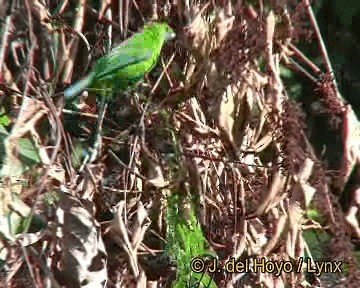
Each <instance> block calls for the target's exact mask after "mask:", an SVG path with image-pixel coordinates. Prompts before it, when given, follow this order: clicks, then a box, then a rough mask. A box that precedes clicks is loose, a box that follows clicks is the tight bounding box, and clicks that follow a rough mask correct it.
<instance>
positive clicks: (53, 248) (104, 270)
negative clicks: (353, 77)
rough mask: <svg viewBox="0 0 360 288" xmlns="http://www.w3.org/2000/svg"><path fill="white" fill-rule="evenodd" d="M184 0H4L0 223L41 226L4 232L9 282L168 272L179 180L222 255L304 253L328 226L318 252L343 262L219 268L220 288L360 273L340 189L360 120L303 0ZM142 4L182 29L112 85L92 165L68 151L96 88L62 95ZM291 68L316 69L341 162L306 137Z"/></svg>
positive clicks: (354, 279) (321, 282)
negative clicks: (315, 49)
mask: <svg viewBox="0 0 360 288" xmlns="http://www.w3.org/2000/svg"><path fill="white" fill-rule="evenodd" d="M54 2H57V1H54ZM193 2H198V4H191V5H189V6H187V5H185V4H184V3H187V1H156V0H154V1H111V0H109V1H100V3H101V5H100V7H92V6H91V5H90V1H89V2H88V1H84V0H80V1H63V2H57V4H56V5H55V3H52V1H49V3H50V4H49V5H46V4H45V3H46V2H42V1H36V0H32V1H31V0H25V1H21V3H20V2H18V1H9V2H8V3H7V2H5V3H4V2H3V1H0V5H2V7H6V9H4V11H6V13H5V14H4V15H1V16H2V17H3V18H2V19H4V21H2V22H1V26H2V28H3V33H2V35H1V36H2V42H1V50H0V69H1V70H0V97H1V98H0V101H1V105H2V107H3V108H2V109H3V111H4V113H5V114H6V115H9V117H10V123H9V124H8V125H7V129H8V132H9V133H8V135H7V136H6V137H3V138H2V139H4V140H3V141H4V145H3V146H4V149H3V150H4V152H3V155H2V156H3V159H4V160H3V164H2V165H3V167H2V177H3V180H2V186H1V190H0V193H1V194H0V196H1V204H2V205H1V206H2V209H1V211H0V212H1V213H0V214H1V215H2V217H3V218H2V219H1V221H3V219H7V217H8V215H9V213H10V212H11V211H16V212H12V213H14V214H19V215H20V216H21V215H22V216H24V217H25V218H26V217H27V216H26V215H28V214H27V213H32V214H31V215H37V216H38V217H39V219H40V220H41V221H43V222H44V223H47V226H46V228H42V229H41V230H40V231H37V232H34V231H31V229H30V230H28V229H25V231H23V232H24V233H22V234H17V235H13V234H12V233H10V232H9V231H0V233H1V234H3V235H4V237H2V238H1V245H2V250H1V251H3V252H1V253H2V254H1V255H2V259H6V265H3V266H1V267H0V283H1V284H0V286H1V287H46V286H47V287H61V285H63V286H64V287H80V286H86V285H88V287H101V286H102V285H103V284H104V280H105V279H106V280H107V286H108V287H166V286H169V285H170V282H171V281H172V280H174V278H175V277H176V275H175V274H176V273H174V269H175V268H174V267H173V266H174V265H172V264H171V263H170V262H171V260H169V259H167V258H166V257H164V255H163V254H162V252H163V249H164V245H165V242H166V240H167V239H165V238H166V226H167V225H168V223H167V220H166V219H167V218H166V205H167V196H169V195H171V194H173V193H178V194H179V195H180V197H181V198H182V199H183V203H182V204H183V205H182V208H183V209H182V210H183V211H182V214H183V215H182V216H183V217H185V218H186V217H187V212H188V211H187V209H188V207H189V205H193V206H195V207H194V208H195V210H196V212H197V217H198V219H199V222H200V223H201V226H202V228H203V232H204V235H205V237H206V240H207V241H208V244H209V247H211V248H210V249H212V250H213V251H215V253H216V254H217V255H218V256H219V259H220V261H221V263H226V262H227V261H228V260H230V259H231V258H232V257H234V258H235V259H237V260H244V259H246V258H249V257H257V258H258V259H262V258H264V257H265V259H267V260H269V261H270V260H273V261H290V262H291V263H293V264H294V267H297V266H296V265H298V263H299V258H300V257H304V256H305V254H307V255H308V254H309V253H313V251H310V250H311V249H310V248H309V247H308V246H309V243H307V242H306V241H309V240H306V239H305V232H306V231H309V230H311V229H314V228H316V229H318V231H320V232H324V231H325V232H324V233H326V234H327V235H329V237H330V239H331V240H330V241H328V242H327V243H326V245H327V246H326V247H325V248H324V247H319V248H318V249H320V250H325V251H326V252H327V253H326V254H325V255H323V256H322V258H321V259H319V261H320V260H321V261H343V266H342V268H343V269H344V271H343V273H342V274H334V275H331V276H328V274H323V275H321V276H318V275H315V274H311V275H310V276H311V277H310V278H309V273H306V269H303V270H301V269H300V270H299V273H297V272H295V271H292V272H291V273H281V274H280V275H279V276H275V275H274V273H255V272H254V273H253V272H249V273H246V275H242V274H239V273H217V274H216V275H214V281H215V282H216V284H217V286H218V287H305V286H306V282H308V285H310V286H311V287H315V286H316V285H318V287H331V285H334V287H357V285H358V283H360V274H359V269H358V267H357V263H356V259H355V255H354V247H353V244H352V241H351V238H354V239H355V238H357V239H359V238H360V227H359V223H358V219H359V217H358V213H359V212H358V208H359V206H360V201H359V199H357V198H359V197H356V196H354V199H352V200H351V201H350V203H349V207H350V208H349V209H348V210H347V211H343V209H342V207H341V206H340V205H339V203H338V198H339V196H340V195H339V194H341V191H343V189H344V186H345V184H346V182H347V179H348V178H349V176H350V173H351V171H352V169H353V167H354V166H355V165H357V164H358V163H359V159H360V154H359V143H360V139H359V136H358V135H360V132H359V131H360V128H359V123H358V121H357V119H356V117H355V116H354V112H353V111H352V109H351V107H350V106H349V105H346V104H345V103H344V101H343V100H342V99H341V97H340V96H339V93H338V91H337V87H336V83H335V80H334V79H333V77H331V75H332V71H331V65H330V63H329V60H328V59H327V54H326V51H325V50H324V49H323V47H322V46H321V45H320V44H321V43H322V40H321V35H320V34H319V32H318V28H317V26H316V22H314V21H315V20H314V16H313V13H312V10H311V7H310V6H309V3H308V1H286V2H288V3H287V4H288V5H287V9H284V7H282V5H280V4H279V3H278V2H280V1H270V2H274V3H272V4H271V5H270V4H269V6H266V7H263V6H262V5H261V4H263V1H259V2H258V3H257V4H256V5H255V6H251V5H250V4H245V3H243V2H246V1H237V2H238V3H237V4H231V3H232V2H236V1H193ZM255 2H257V1H255ZM275 2H276V3H275ZM119 3H120V6H119ZM76 7H77V9H75V8H76ZM265 8H266V9H265ZM0 10H2V9H0ZM265 11H268V12H265ZM144 19H147V20H150V19H151V20H160V21H166V22H168V23H169V24H170V25H171V26H172V27H173V28H174V30H175V31H176V34H177V39H176V41H175V42H172V43H169V44H168V45H167V46H166V47H165V49H164V50H163V58H162V60H161V61H160V62H161V63H160V64H159V65H158V67H157V68H156V69H155V71H154V72H153V73H151V74H150V75H147V77H146V80H145V84H142V85H141V86H139V87H137V88H136V89H135V90H134V91H133V90H131V91H128V92H126V93H123V94H124V95H119V96H118V97H116V98H115V99H113V100H112V102H111V105H109V108H108V113H107V115H106V117H105V120H104V123H103V129H102V139H103V145H102V150H101V153H100V155H99V156H98V158H97V159H96V161H90V162H89V161H87V158H86V157H85V159H84V157H83V155H82V152H81V153H79V152H77V151H85V148H88V147H87V146H90V145H88V143H87V142H84V141H82V140H84V139H89V138H91V137H92V136H93V133H95V125H96V121H97V119H98V116H97V113H96V111H97V108H96V107H97V105H96V101H95V96H94V95H89V96H88V97H87V98H84V99H81V101H80V104H79V105H78V110H77V111H73V110H72V108H69V107H66V108H64V101H63V97H62V95H61V92H62V91H63V89H64V87H65V86H66V85H68V84H69V83H72V82H74V81H75V80H77V79H79V78H81V77H82V76H83V75H84V74H85V73H86V71H87V68H88V67H90V66H91V65H92V64H93V62H94V61H95V60H96V59H97V58H98V57H99V56H101V55H103V54H104V53H105V51H107V45H109V43H110V44H111V42H112V41H114V42H115V43H118V42H120V41H121V40H123V39H124V38H126V37H127V36H128V35H129V34H130V33H132V32H136V31H137V30H138V29H140V28H141V27H142V26H143V24H144V22H143V20H144ZM110 28H111V29H110ZM305 37H306V38H308V39H311V41H313V42H314V43H317V44H319V51H320V53H321V55H322V56H323V60H324V63H325V67H326V71H324V72H323V73H322V72H321V70H320V69H319V68H318V67H317V66H316V65H315V64H313V63H312V62H311V61H310V60H309V59H307V58H306V57H305V56H304V55H302V54H301V52H300V51H299V50H298V48H296V45H297V41H298V40H300V39H303V38H305ZM293 59H296V60H297V61H299V62H301V63H302V65H303V66H300V65H299V64H297V62H295V61H294V60H293ZM285 66H286V67H290V68H292V69H293V70H294V71H296V72H302V73H303V74H304V75H305V76H308V78H310V80H311V81H313V84H314V87H315V88H314V91H313V93H314V95H316V97H318V100H319V102H320V105H321V107H322V109H323V110H322V112H321V113H324V114H325V115H326V118H327V119H328V121H329V122H328V123H329V127H331V129H335V130H336V129H337V130H338V131H339V135H341V136H340V137H341V139H342V149H343V155H342V163H341V165H340V166H341V167H340V168H339V170H338V171H335V172H336V173H330V171H329V170H327V167H326V165H325V164H324V163H323V159H322V158H321V154H320V153H317V152H316V151H315V150H314V148H313V145H312V143H311V141H310V140H309V138H308V129H307V121H306V114H305V113H304V111H303V109H302V106H301V105H300V104H298V103H296V102H295V101H293V100H291V99H290V97H289V92H288V91H287V88H286V87H285V85H284V83H283V80H282V78H281V76H280V68H281V67H285ZM304 67H305V68H304ZM307 70H309V71H311V73H309V72H306V71H307ZM310 74H312V75H313V76H311V75H310ZM90 94H91V93H90ZM74 109H75V108H74ZM9 128H11V130H10V129H9ZM0 132H1V131H0ZM1 135H2V134H1ZM24 139H25V140H28V141H30V142H31V143H33V144H32V145H31V146H30V147H32V149H33V150H36V151H37V153H36V154H37V156H36V157H35V158H34V159H35V160H34V159H33V160H34V161H35V163H33V164H32V165H30V164H29V165H28V164H24V163H25V160H24V159H25V158H29V155H28V154H26V153H27V152H26V151H25V152H24V150H22V149H23V146H22V144H21V143H23V142H22V141H24ZM79 142H82V143H85V144H83V145H82V146H77V144H78V143H79ZM34 147H35V148H34ZM79 147H80V148H79ZM79 149H80V150H79ZM28 150H29V149H28ZM23 156H24V157H25V158H24V157H23ZM77 158H78V159H77ZM24 182H26V185H25V184H23V183H24ZM357 189H358V190H359V189H360V188H357ZM355 190H356V189H355ZM357 194H359V193H355V195H357ZM187 196H193V198H194V199H196V200H195V201H193V202H191V203H189V201H188V200H187V199H188V198H187ZM14 199H17V200H14ZM49 199H50V200H49ZM51 199H56V201H55V200H54V202H55V204H52V202H51V201H52V200H51ZM309 210H312V211H317V213H318V215H321V218H322V219H321V221H320V220H319V221H317V220H314V219H313V218H311V217H310V216H309V214H308V213H307V212H308V211H309ZM109 215H114V217H112V216H109ZM179 217H180V216H179ZM24 225H25V226H26V224H24ZM30 226H31V225H30ZM1 228H2V229H4V228H3V227H1ZM319 243H320V242H319ZM318 245H319V246H320V244H318ZM3 257H4V258H3ZM174 275H175V276H174ZM336 285H338V286H336ZM199 287H200V286H199Z"/></svg>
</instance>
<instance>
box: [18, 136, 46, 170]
mask: <svg viewBox="0 0 360 288" xmlns="http://www.w3.org/2000/svg"><path fill="white" fill-rule="evenodd" d="M18 143H19V154H20V155H21V160H22V161H24V164H26V165H27V166H30V167H31V166H33V165H36V164H39V163H41V159H40V156H39V152H38V149H37V148H36V146H35V144H34V142H33V141H31V140H30V139H28V138H21V139H19V142H18Z"/></svg>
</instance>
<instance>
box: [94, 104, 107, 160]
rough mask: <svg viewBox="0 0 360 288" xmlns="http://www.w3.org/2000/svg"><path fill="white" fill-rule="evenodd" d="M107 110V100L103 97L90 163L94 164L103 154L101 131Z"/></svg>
mask: <svg viewBox="0 0 360 288" xmlns="http://www.w3.org/2000/svg"><path fill="white" fill-rule="evenodd" d="M106 109H107V101H106V98H105V97H101V103H100V109H99V118H98V121H97V127H96V136H95V142H94V147H93V151H92V153H91V156H90V163H92V162H94V161H95V160H96V159H97V158H98V156H99V155H100V152H101V148H102V139H101V130H102V124H103V122H104V118H105V113H106Z"/></svg>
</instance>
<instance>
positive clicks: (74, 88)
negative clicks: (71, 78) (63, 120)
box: [64, 74, 93, 98]
mask: <svg viewBox="0 0 360 288" xmlns="http://www.w3.org/2000/svg"><path fill="white" fill-rule="evenodd" d="M92 78H93V75H92V74H90V75H89V76H87V77H86V78H84V79H81V80H79V81H78V82H76V83H75V84H73V85H71V86H70V87H68V88H66V89H65V91H64V96H65V97H67V98H69V97H74V96H76V95H78V94H79V93H80V92H81V91H83V90H84V89H85V88H87V87H89V86H90V84H91V82H92V80H93V79H92Z"/></svg>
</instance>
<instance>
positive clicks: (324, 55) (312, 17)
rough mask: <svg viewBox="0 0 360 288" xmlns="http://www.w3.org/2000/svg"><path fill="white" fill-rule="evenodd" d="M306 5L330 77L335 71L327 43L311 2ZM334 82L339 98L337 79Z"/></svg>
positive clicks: (307, 0)
mask: <svg viewBox="0 0 360 288" xmlns="http://www.w3.org/2000/svg"><path fill="white" fill-rule="evenodd" d="M304 4H305V7H306V11H307V12H308V14H309V18H310V22H311V24H312V26H313V28H314V31H315V35H316V37H317V40H318V42H319V45H320V51H321V54H322V57H323V60H324V64H325V67H326V71H327V72H328V73H329V74H330V75H334V71H333V69H332V67H331V62H330V59H329V55H328V53H327V50H326V47H325V43H324V41H323V39H322V36H321V33H320V29H319V25H318V23H317V21H316V18H315V15H314V12H313V10H312V8H311V5H310V3H309V0H304ZM332 82H333V85H334V87H335V91H336V95H337V96H339V95H340V94H339V90H338V87H337V83H336V80H335V78H333V79H332Z"/></svg>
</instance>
